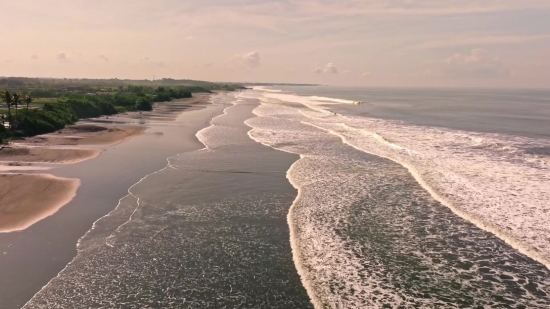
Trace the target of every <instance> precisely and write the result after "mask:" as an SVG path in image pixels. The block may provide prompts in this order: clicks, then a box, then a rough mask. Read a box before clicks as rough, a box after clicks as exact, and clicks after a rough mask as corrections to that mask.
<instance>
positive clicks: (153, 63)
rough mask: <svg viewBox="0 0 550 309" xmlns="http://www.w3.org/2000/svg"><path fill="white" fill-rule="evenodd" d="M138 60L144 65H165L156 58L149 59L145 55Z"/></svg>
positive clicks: (160, 66)
mask: <svg viewBox="0 0 550 309" xmlns="http://www.w3.org/2000/svg"><path fill="white" fill-rule="evenodd" d="M140 62H141V63H142V64H145V65H150V66H155V67H159V68H162V67H165V66H166V64H165V63H164V62H162V61H156V60H151V59H149V57H145V58H142V59H141V60H140Z"/></svg>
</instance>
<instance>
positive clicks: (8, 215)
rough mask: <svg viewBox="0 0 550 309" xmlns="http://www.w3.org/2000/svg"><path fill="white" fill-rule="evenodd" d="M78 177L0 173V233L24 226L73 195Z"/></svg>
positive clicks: (42, 216)
mask: <svg viewBox="0 0 550 309" xmlns="http://www.w3.org/2000/svg"><path fill="white" fill-rule="evenodd" d="M79 185H80V180H78V179H70V178H59V177H54V176H52V175H27V174H0V233H5V232H13V231H19V230H23V229H26V228H27V227H29V226H31V225H33V224H34V223H36V222H38V221H40V220H42V219H44V218H46V217H49V216H51V215H53V214H54V213H56V212H57V211H58V210H59V209H60V208H61V207H63V206H64V205H65V204H67V203H68V202H69V201H71V200H72V199H73V198H74V196H75V195H76V190H77V189H78V187H79Z"/></svg>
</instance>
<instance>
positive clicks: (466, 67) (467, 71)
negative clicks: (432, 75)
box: [443, 48, 510, 78]
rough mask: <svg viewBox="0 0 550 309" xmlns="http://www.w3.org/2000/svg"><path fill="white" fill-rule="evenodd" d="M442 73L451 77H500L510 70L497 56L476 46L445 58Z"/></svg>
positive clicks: (506, 74) (508, 73)
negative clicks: (466, 52)
mask: <svg viewBox="0 0 550 309" xmlns="http://www.w3.org/2000/svg"><path fill="white" fill-rule="evenodd" d="M443 74H444V75H445V76H447V77H451V78H502V77H508V76H510V70H509V69H508V68H507V67H506V66H505V65H504V63H503V62H502V61H501V60H500V59H499V58H497V57H492V56H490V55H488V53H487V51H486V50H484V49H480V48H477V49H473V50H472V51H471V52H470V53H469V54H466V55H464V54H455V55H454V56H452V57H450V58H448V59H447V60H445V62H444V69H443Z"/></svg>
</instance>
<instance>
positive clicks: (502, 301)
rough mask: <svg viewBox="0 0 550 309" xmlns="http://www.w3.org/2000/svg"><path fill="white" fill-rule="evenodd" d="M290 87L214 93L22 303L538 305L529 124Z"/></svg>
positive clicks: (542, 165)
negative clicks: (183, 138) (195, 144)
mask: <svg viewBox="0 0 550 309" xmlns="http://www.w3.org/2000/svg"><path fill="white" fill-rule="evenodd" d="M288 90H289V89H286V91H279V90H275V89H265V88H260V89H255V90H247V91H244V92H240V93H233V94H220V95H217V96H216V97H214V99H213V100H214V102H215V104H226V105H227V108H226V109H225V111H224V114H223V115H221V116H219V117H216V118H214V119H213V120H212V125H211V126H210V127H208V128H206V129H204V130H202V131H200V132H199V133H198V134H197V137H198V138H199V140H200V141H202V142H203V143H204V144H205V145H206V147H205V149H203V150H201V151H197V152H189V153H183V154H180V155H178V156H176V157H173V158H170V159H169V165H168V166H167V167H166V168H165V169H163V170H161V171H159V172H157V173H154V174H152V175H149V176H148V177H146V178H145V179H143V180H142V181H141V182H140V183H138V184H136V185H135V186H133V187H132V188H131V189H130V193H131V194H130V195H128V196H127V197H125V198H124V199H123V200H121V203H120V205H119V206H118V207H117V208H116V210H115V211H113V212H112V213H111V214H109V215H108V216H106V217H104V218H103V219H101V220H100V221H98V222H96V224H95V227H94V229H93V230H91V231H90V232H89V233H88V234H87V235H86V236H85V237H84V238H83V239H82V240H81V242H80V244H79V253H78V256H77V257H76V258H75V260H74V261H73V262H72V263H71V264H70V265H69V266H68V267H67V268H66V269H65V270H64V271H63V272H62V273H61V274H60V275H59V276H58V277H57V278H55V279H54V280H52V282H51V283H50V284H49V285H48V286H46V287H45V288H44V289H43V290H42V291H41V292H40V293H39V294H37V295H36V296H35V297H34V298H33V300H32V301H30V302H29V303H28V304H27V308H70V307H89V308H98V307H124V308H142V307H145V308H313V307H315V308H319V309H320V308H484V309H485V308H550V271H549V269H548V268H547V266H545V264H546V265H548V263H547V261H549V260H550V259H549V257H550V226H549V225H548V222H550V204H548V203H549V201H550V195H549V194H550V186H549V184H550V178H549V177H550V171H549V167H550V165H549V163H550V161H549V160H550V157H549V156H548V155H547V154H546V152H547V151H546V150H547V149H550V142H549V139H547V138H545V137H544V136H543V135H544V134H541V132H539V131H537V130H534V131H533V130H531V131H532V132H531V133H530V134H527V133H525V131H529V129H528V128H527V129H526V128H522V129H521V130H519V131H521V132H519V131H518V130H516V129H515V128H516V127H514V126H511V127H513V129H510V130H509V131H505V130H499V129H498V126H496V125H494V126H491V125H490V124H489V126H490V127H491V128H492V129H491V130H489V129H482V128H481V127H470V128H469V129H466V128H464V127H463V126H465V124H464V123H467V122H471V123H475V122H476V120H475V119H474V118H468V116H465V115H466V114H467V113H463V114H462V115H463V117H465V118H467V121H466V122H464V121H459V120H456V119H455V123H453V124H452V125H451V124H449V125H448V126H445V125H444V124H445V119H444V117H443V118H437V114H445V113H444V112H443V111H438V112H437V113H432V116H433V120H429V121H428V120H426V119H428V118H429V117H428V118H425V119H420V118H418V119H417V120H418V121H407V119H404V118H399V117H401V116H399V115H403V114H410V113H411V109H410V106H411V105H407V106H409V107H407V108H403V109H401V110H400V112H398V113H397V114H396V115H398V116H396V117H394V118H395V119H389V118H387V117H386V118H385V117H381V116H380V117H371V116H373V115H369V114H368V113H366V112H365V111H367V110H369V109H368V107H365V106H364V105H363V104H359V105H358V104H357V101H365V103H364V104H368V102H366V101H367V99H368V98H369V95H368V93H362V94H361V96H357V94H356V93H355V94H354V93H352V92H349V90H348V92H346V90H342V89H340V90H338V91H334V90H331V91H332V92H330V91H327V90H326V89H325V92H322V93H308V91H313V90H311V89H309V90H307V91H306V90H304V91H303V92H302V93H298V94H297V93H294V92H292V91H288ZM354 91H357V90H354ZM376 95H377V96H378V97H377V96H374V98H380V97H384V96H383V94H380V93H377V94H376ZM446 95H447V96H448V97H450V98H452V97H453V96H452V95H449V94H446ZM397 97H400V94H399V93H397ZM458 97H459V98H461V99H460V100H466V99H467V98H469V95H466V96H464V94H462V96H461V95H458ZM479 97H480V98H483V96H482V95H479ZM522 97H529V98H530V100H532V101H530V102H531V103H532V105H533V106H538V108H540V110H539V113H538V114H539V116H540V117H542V118H544V117H546V116H545V115H546V114H545V113H546V112H548V110H547V109H546V108H547V105H545V104H546V103H544V102H545V101H544V100H543V99H541V97H540V94H538V93H535V94H531V96H528V95H527V96H522ZM371 98H372V96H371ZM385 98H386V100H389V101H391V102H394V103H395V100H393V101H392V100H391V99H390V98H389V97H388V96H386V97H385ZM426 98H428V99H429V98H431V100H433V101H437V100H440V99H441V95H439V96H438V95H436V94H432V95H430V94H429V93H424V94H422V96H420V97H419V99H418V100H424V99H426ZM397 101H399V100H397ZM409 101H410V102H409V103H411V102H412V103H411V104H412V106H417V105H415V104H416V103H414V102H413V101H414V100H412V99H410V100H409ZM468 102H469V101H468ZM397 103H399V104H403V102H401V101H400V102H397ZM397 103H396V104H394V105H391V104H390V105H391V106H392V107H391V108H390V109H398V110H399V104H397ZM413 103H414V104H413ZM449 104H450V103H449ZM451 105H452V104H451ZM418 106H424V105H422V104H420V105H418ZM445 106H448V105H445ZM432 107H433V106H432ZM442 108H443V107H442ZM461 108H462V109H464V108H465V107H461ZM370 111H372V109H371V110H370ZM384 112H389V109H384ZM432 112H433V111H432ZM489 114H491V115H495V113H494V112H493V111H491V113H489ZM445 115H446V114H445ZM487 115H488V114H486V115H485V116H487ZM485 116H484V117H485ZM487 117H489V116H487ZM489 118H490V117H489ZM487 119H488V118H487ZM409 120H410V119H409ZM430 121H432V122H433V123H430ZM436 122H438V123H436ZM460 122H462V123H463V124H462V127H461V125H460V124H458V123H460ZM512 131H514V132H515V131H517V132H516V133H517V134H516V133H514V132H512ZM518 132H519V133H518ZM524 133H525V134H524Z"/></svg>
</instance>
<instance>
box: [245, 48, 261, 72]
mask: <svg viewBox="0 0 550 309" xmlns="http://www.w3.org/2000/svg"><path fill="white" fill-rule="evenodd" d="M243 61H244V64H245V65H246V66H247V67H248V68H256V67H259V66H260V53H258V52H250V53H248V54H246V55H244V56H243Z"/></svg>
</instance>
